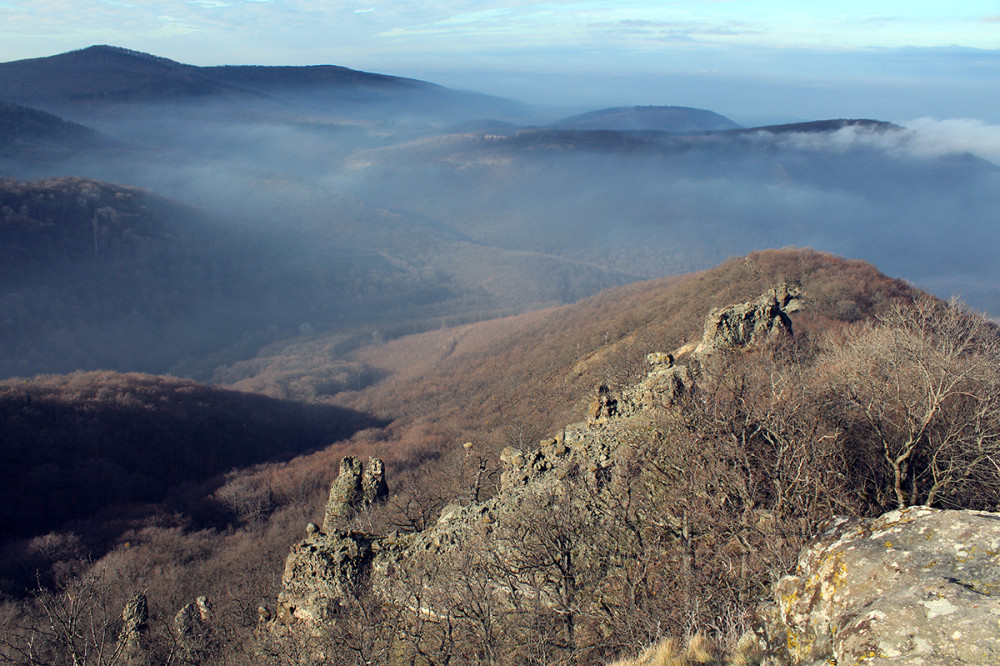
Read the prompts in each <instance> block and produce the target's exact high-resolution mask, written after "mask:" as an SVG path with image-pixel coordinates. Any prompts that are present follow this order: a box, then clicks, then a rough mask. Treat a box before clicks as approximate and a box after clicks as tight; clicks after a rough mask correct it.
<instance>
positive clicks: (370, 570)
mask: <svg viewBox="0 0 1000 666" xmlns="http://www.w3.org/2000/svg"><path fill="white" fill-rule="evenodd" d="M798 299H799V294H798V291H797V290H796V289H795V288H790V287H788V286H787V285H784V284H782V285H779V286H778V287H777V288H775V289H770V290H768V291H767V292H765V293H764V294H762V295H761V296H760V297H759V298H757V299H756V300H754V301H750V302H747V303H741V304H736V305H733V306H730V307H728V308H718V309H715V310H713V311H712V312H711V313H710V314H709V316H708V317H707V318H706V322H705V333H704V336H703V338H702V341H701V343H700V344H698V345H697V347H695V346H693V345H689V346H687V347H683V348H681V349H678V350H675V351H674V352H673V353H663V352H655V353H652V354H649V355H648V356H647V359H646V360H647V362H648V363H649V365H650V368H649V371H648V373H647V375H646V376H645V377H644V378H643V379H642V380H641V381H639V382H638V383H637V384H636V385H634V386H632V387H629V388H628V389H626V390H625V391H623V392H621V394H620V395H619V394H616V393H615V392H613V391H611V390H610V389H609V388H608V387H605V386H601V387H598V388H597V390H596V396H595V399H594V401H593V403H592V404H591V408H590V410H589V413H588V420H587V421H584V422H581V423H575V424H571V425H567V426H566V427H565V428H563V429H561V430H560V431H558V432H557V433H555V434H554V435H553V436H552V437H550V438H547V439H545V440H542V441H541V442H540V444H539V447H538V448H537V449H535V450H532V451H522V450H520V449H517V448H513V447H508V448H507V449H505V450H504V451H503V452H502V453H501V456H500V459H501V461H502V463H503V471H502V474H501V478H500V484H499V488H498V491H497V493H496V495H495V496H494V497H492V498H490V499H488V500H486V501H483V502H473V503H471V504H468V505H466V506H462V505H460V504H452V505H449V506H447V507H445V509H444V510H443V511H442V513H441V516H440V518H439V520H438V521H437V523H436V524H435V525H434V526H432V527H430V528H428V529H426V530H424V531H422V532H418V533H410V534H398V533H392V534H389V535H382V536H374V535H370V534H364V533H360V532H351V531H348V530H346V529H343V526H344V525H345V519H346V518H348V517H349V516H350V515H352V513H353V512H354V511H356V510H358V508H359V507H362V506H365V505H367V504H371V503H372V502H374V501H377V500H378V499H380V498H381V497H383V496H384V492H385V490H384V489H385V481H384V478H381V476H380V475H381V474H382V469H383V466H382V463H381V461H379V460H378V459H377V458H372V459H371V461H370V462H369V465H368V468H367V469H365V468H364V467H363V466H362V464H361V462H360V461H359V460H358V459H357V458H355V457H353V456H346V457H345V458H344V459H343V460H342V461H341V464H340V474H339V476H338V477H337V479H335V481H334V482H333V484H332V486H331V489H330V499H329V502H328V504H327V508H326V515H325V520H324V525H323V528H322V530H320V529H319V528H317V527H316V526H315V525H313V524H310V526H309V530H308V532H309V534H308V536H307V537H306V538H305V539H304V540H303V541H301V542H299V543H297V544H295V545H293V546H292V549H291V553H290V554H289V557H288V560H287V562H286V567H285V573H284V576H283V578H282V586H283V589H282V592H281V594H280V596H279V599H278V612H277V620H278V622H280V623H281V624H282V625H295V624H302V625H304V626H306V627H310V626H311V627H313V628H315V627H318V626H322V625H323V624H325V623H328V622H334V621H336V617H337V613H338V609H339V608H340V607H341V606H342V605H343V604H344V602H345V600H346V599H347V598H348V597H350V595H352V594H354V593H355V590H356V589H357V588H356V586H357V585H358V584H360V583H361V581H362V580H363V579H364V580H366V581H367V584H369V585H371V588H372V590H373V591H374V592H375V593H376V594H377V595H378V596H379V597H381V598H382V599H384V600H385V601H387V602H389V603H394V604H400V605H414V606H415V607H414V608H413V610H415V611H419V612H420V613H422V614H425V615H429V616H434V615H435V613H436V612H437V611H436V610H435V608H434V605H433V602H427V598H428V597H433V596H434V595H433V594H426V593H421V594H417V593H415V591H414V585H416V586H417V587H418V588H419V589H420V590H427V589H430V590H433V589H436V588H441V589H443V588H446V587H447V586H448V583H449V582H450V580H451V579H453V578H454V576H455V572H456V567H459V566H461V565H463V564H466V565H467V564H468V562H467V561H466V560H467V558H468V552H469V551H470V550H472V549H471V548H470V546H472V545H474V544H475V545H478V546H485V548H483V550H484V551H488V552H491V553H494V554H496V555H497V556H498V557H499V558H500V559H508V560H517V559H518V558H519V557H521V556H522V553H521V552H520V550H521V549H522V548H523V544H524V540H525V539H526V538H528V537H529V536H530V534H529V533H530V530H531V525H527V524H525V507H528V506H530V507H532V508H533V509H536V510H540V511H543V512H545V513H548V514H550V515H553V514H555V515H562V514H569V513H572V514H574V515H575V516H576V518H577V519H578V520H581V521H582V522H583V523H584V524H596V523H599V522H601V521H613V520H614V516H613V515H607V514H606V511H603V510H602V509H601V508H600V506H602V505H604V504H605V503H611V502H613V501H614V498H615V497H616V495H617V494H618V493H619V491H620V488H618V485H619V481H620V478H619V477H618V476H617V475H616V474H615V470H616V466H619V464H620V462H621V457H622V454H623V453H626V452H627V448H628V446H629V444H628V443H629V441H630V434H629V433H630V432H631V431H633V429H634V424H635V422H636V421H637V420H642V419H649V418H650V416H651V414H652V413H653V412H654V411H655V410H658V409H662V408H669V407H670V406H671V405H672V404H673V403H674V401H675V400H676V399H677V398H678V397H679V396H680V395H681V394H682V393H683V392H684V391H685V390H686V389H687V388H688V387H690V386H691V384H692V382H694V381H696V377H697V375H698V374H699V373H701V372H703V371H704V370H703V369H702V367H701V360H702V359H703V358H704V357H705V356H706V355H707V354H711V353H715V352H717V351H720V350H733V349H738V348H741V347H747V346H753V345H757V344H760V343H761V342H763V341H764V340H769V339H773V338H774V337H775V336H778V335H781V334H788V333H791V322H790V320H789V319H788V316H787V312H788V311H790V310H792V309H795V308H796V306H797V304H798ZM373 489H374V490H373ZM575 554H576V556H577V557H579V556H580V555H581V553H580V552H579V549H577V552H576V553H575ZM584 556H585V553H584ZM471 569H472V570H474V571H475V572H476V573H473V574H471V575H472V576H473V577H475V578H476V580H475V581H471V583H472V584H473V585H475V586H478V587H481V588H482V589H483V590H489V591H490V593H491V594H494V595H495V596H496V597H497V599H498V600H500V599H507V600H508V601H509V600H510V599H516V598H518V597H519V596H523V595H524V594H526V593H527V590H528V588H529V587H531V589H532V592H533V593H534V594H536V595H538V596H539V597H540V598H541V603H542V604H543V605H545V604H548V603H551V604H552V605H555V604H556V603H557V597H558V596H559V594H560V590H559V589H558V588H559V582H558V581H543V582H541V583H539V582H538V581H537V580H532V581H530V582H529V581H527V580H522V579H520V578H519V577H518V576H512V575H509V573H510V572H509V571H508V572H505V573H506V574H507V575H504V576H502V577H501V578H503V579H504V582H502V583H501V582H498V581H497V580H496V577H495V576H491V572H490V571H489V566H488V564H487V563H483V562H477V563H476V565H475V566H474V567H471ZM492 573H496V572H492ZM415 578H418V579H419V583H414V582H413V581H414V579H415ZM418 598H419V599H421V600H420V601H414V599H418ZM601 601H602V602H605V601H607V600H606V599H603V600H601ZM438 603H440V604H447V603H448V600H447V598H446V596H445V597H440V598H439V601H438ZM417 606H419V607H417Z"/></svg>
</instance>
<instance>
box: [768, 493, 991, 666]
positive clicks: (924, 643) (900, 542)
mask: <svg viewBox="0 0 1000 666" xmlns="http://www.w3.org/2000/svg"><path fill="white" fill-rule="evenodd" d="M773 597H774V598H773V602H772V603H770V604H768V605H766V606H764V607H762V608H761V609H760V616H761V621H762V625H761V631H762V634H763V635H765V636H766V640H767V643H768V645H769V648H770V651H771V652H772V654H773V655H774V658H775V659H776V661H777V663H785V664H811V663H816V662H822V661H823V660H834V661H833V663H838V664H856V663H869V664H875V663H880V664H889V663H900V664H902V663H906V664H918V663H924V664H944V663H948V664H996V663H1000V641H998V640H997V636H998V635H1000V514H993V513H986V512H980V511H944V510H938V509H931V508H927V507H910V508H907V509H903V510H897V511H890V512H889V513H887V514H884V515H883V516H881V517H879V518H875V519H869V520H847V519H840V520H837V521H835V522H834V523H833V524H832V526H831V527H830V529H828V530H827V531H826V532H824V533H823V534H822V535H821V536H820V537H819V538H818V539H817V540H816V541H815V542H814V543H813V544H812V545H811V546H810V547H809V548H807V549H806V550H805V551H804V552H803V553H802V555H801V557H800V558H799V563H798V567H797V570H796V572H795V575H792V576H786V577H784V578H782V579H781V580H780V581H778V583H777V584H775V586H774V594H773Z"/></svg>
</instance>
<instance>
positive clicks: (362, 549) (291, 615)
mask: <svg viewBox="0 0 1000 666" xmlns="http://www.w3.org/2000/svg"><path fill="white" fill-rule="evenodd" d="M372 541H373V540H372V539H371V538H368V537H367V536H365V535H361V534H358V533H351V532H345V531H341V530H332V531H330V532H329V533H326V534H324V533H323V532H316V533H313V534H310V535H309V536H308V537H307V538H306V539H304V540H303V541H300V542H299V543H297V544H295V545H294V546H292V550H291V553H290V554H289V555H288V559H287V560H286V561H285V573H284V575H283V576H282V578H281V583H282V591H281V594H280V595H279V596H278V612H277V615H278V617H277V619H278V621H279V622H280V623H282V624H291V623H293V622H303V623H306V624H307V625H317V624H323V623H328V622H331V621H333V620H334V618H335V617H336V616H337V613H338V611H339V609H340V606H341V605H342V604H343V602H344V600H345V599H348V598H352V597H354V596H355V595H356V585H357V583H358V580H359V576H360V574H361V571H362V570H363V569H364V568H365V567H366V566H367V565H368V564H369V562H370V561H371V557H372Z"/></svg>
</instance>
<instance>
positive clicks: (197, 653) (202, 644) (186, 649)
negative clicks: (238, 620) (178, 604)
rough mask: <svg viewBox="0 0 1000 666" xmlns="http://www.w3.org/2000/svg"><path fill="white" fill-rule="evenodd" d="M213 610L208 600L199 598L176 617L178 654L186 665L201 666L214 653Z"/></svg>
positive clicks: (182, 609) (175, 627) (178, 612)
mask: <svg viewBox="0 0 1000 666" xmlns="http://www.w3.org/2000/svg"><path fill="white" fill-rule="evenodd" d="M211 620H212V608H211V606H209V603H208V598H206V597H203V596H202V597H198V598H196V599H195V600H194V603H191V604H187V605H185V606H184V607H183V608H181V609H180V610H179V611H177V615H175V616H174V630H175V631H176V632H177V646H178V648H179V650H178V654H179V656H180V657H181V659H182V660H183V661H184V662H185V663H189V664H200V663H203V662H204V660H205V657H206V655H208V654H210V653H211V651H212V638H213V637H212V625H211Z"/></svg>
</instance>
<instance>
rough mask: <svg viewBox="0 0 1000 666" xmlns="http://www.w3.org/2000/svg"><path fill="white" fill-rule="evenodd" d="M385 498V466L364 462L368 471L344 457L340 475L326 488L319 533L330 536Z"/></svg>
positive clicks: (387, 491) (386, 490)
mask: <svg viewBox="0 0 1000 666" xmlns="http://www.w3.org/2000/svg"><path fill="white" fill-rule="evenodd" d="M388 494H389V487H388V486H387V485H386V481H385V465H384V464H383V463H382V461H381V460H379V459H378V458H375V457H374V456H373V457H371V458H369V459H368V467H364V466H363V465H362V464H361V461H360V460H358V459H357V458H356V457H354V456H344V457H343V458H342V459H341V461H340V472H339V473H338V474H337V478H336V479H334V481H333V483H332V484H331V485H330V497H329V499H328V500H327V502H326V511H325V514H324V517H323V531H324V532H332V531H333V530H336V529H337V528H339V527H343V526H344V522H345V521H347V520H349V519H350V518H351V517H353V516H354V514H355V513H357V511H359V510H360V509H363V508H365V507H369V506H371V505H372V504H374V503H376V502H379V501H381V500H383V499H385V497H386V496H387V495H388Z"/></svg>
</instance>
